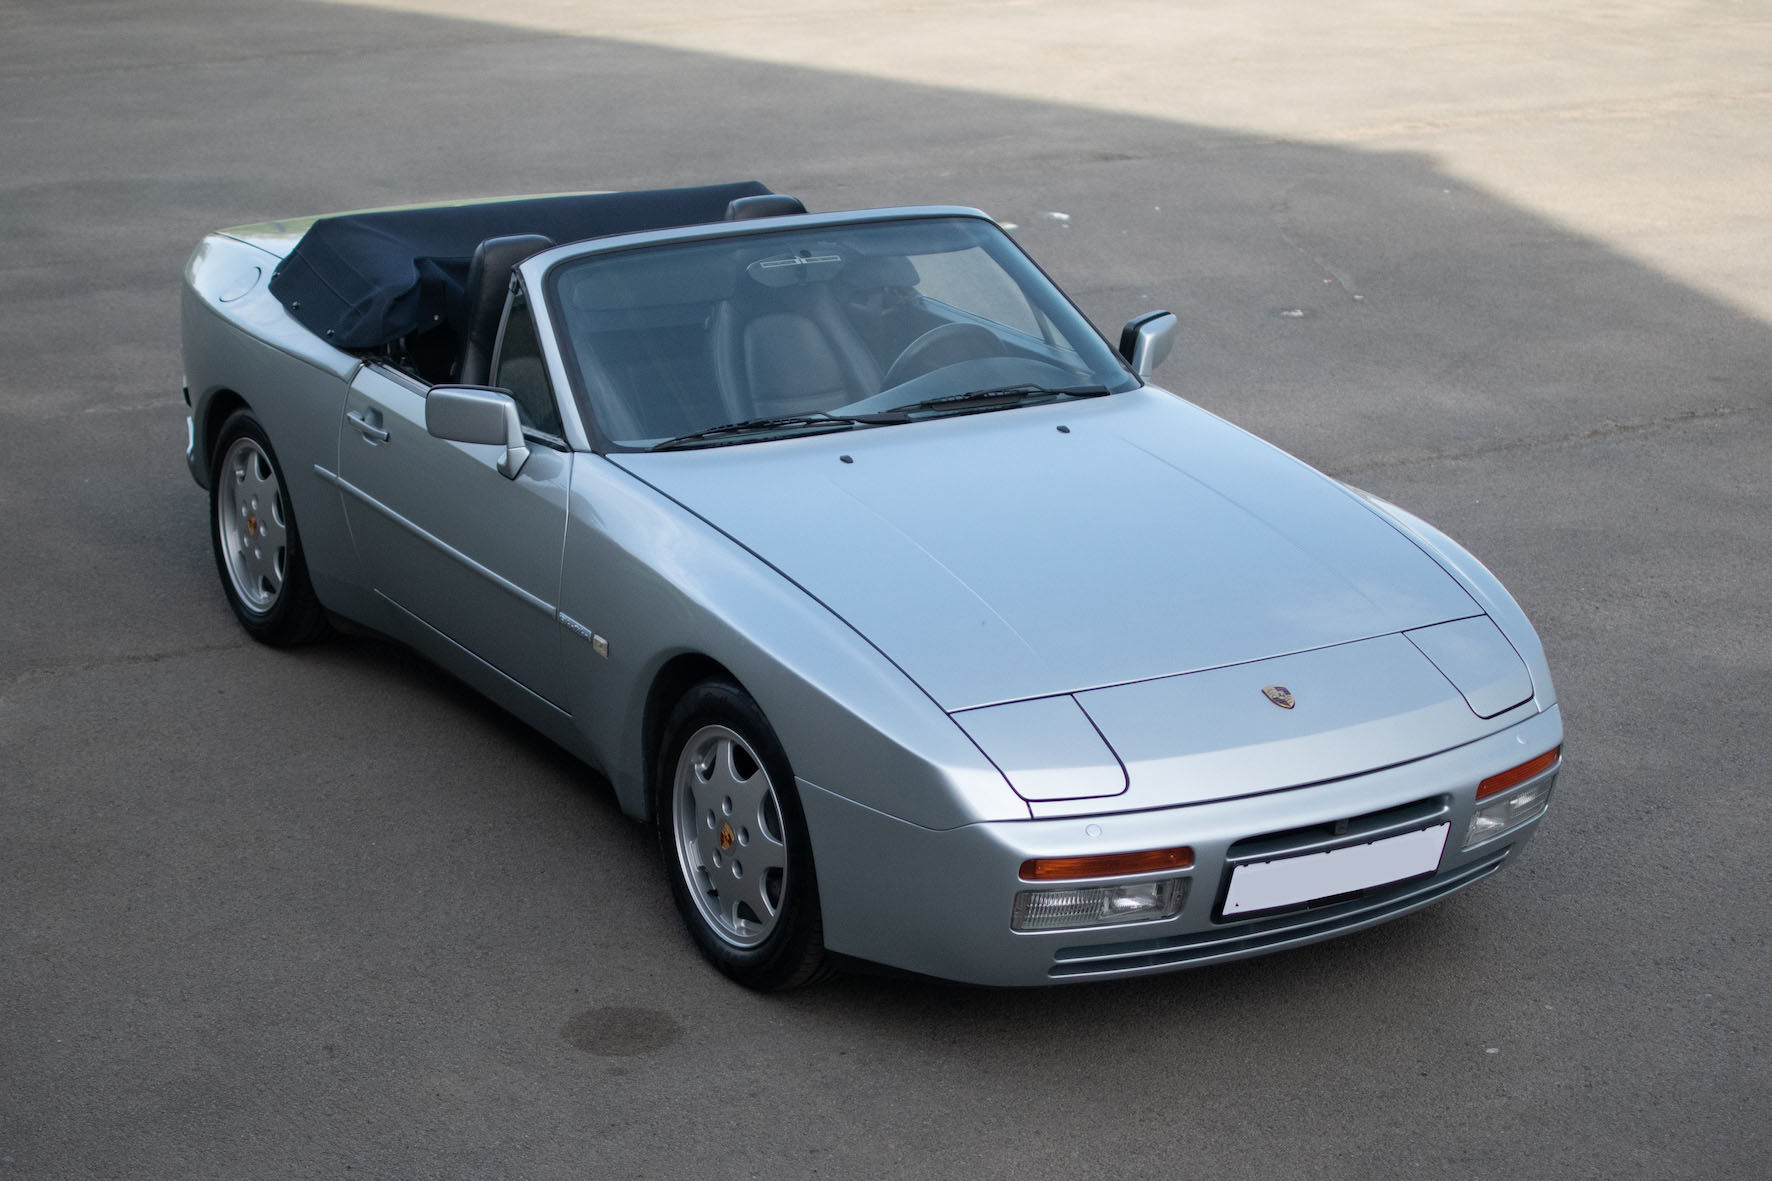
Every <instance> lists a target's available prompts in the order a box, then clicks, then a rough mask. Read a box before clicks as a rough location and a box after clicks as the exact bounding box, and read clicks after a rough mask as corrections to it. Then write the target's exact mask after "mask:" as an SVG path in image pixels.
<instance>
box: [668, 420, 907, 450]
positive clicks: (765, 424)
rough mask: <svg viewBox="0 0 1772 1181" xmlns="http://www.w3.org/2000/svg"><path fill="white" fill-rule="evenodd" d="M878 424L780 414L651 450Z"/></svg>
mask: <svg viewBox="0 0 1772 1181" xmlns="http://www.w3.org/2000/svg"><path fill="white" fill-rule="evenodd" d="M878 421H879V419H878V418H876V417H874V416H872V415H865V414H859V415H857V414H822V413H820V414H779V415H776V416H774V417H772V418H747V419H745V420H744V421H742V422H726V423H721V424H720V425H719V426H710V427H704V428H703V429H701V430H699V431H690V432H689V433H688V434H687V435H678V436H677V437H676V438H674V439H666V440H665V441H664V442H662V443H654V444H653V445H652V446H651V447H649V448H647V450H649V451H675V450H679V449H681V448H685V447H695V446H699V445H701V444H703V443H707V444H712V445H715V446H718V445H719V442H720V440H722V439H731V440H733V441H735V442H736V441H737V439H736V436H739V435H763V434H770V433H773V432H777V431H791V430H808V431H814V432H819V433H822V430H823V428H829V429H831V430H844V431H849V430H854V429H855V428H856V427H858V426H871V425H874V424H875V423H877V422H878Z"/></svg>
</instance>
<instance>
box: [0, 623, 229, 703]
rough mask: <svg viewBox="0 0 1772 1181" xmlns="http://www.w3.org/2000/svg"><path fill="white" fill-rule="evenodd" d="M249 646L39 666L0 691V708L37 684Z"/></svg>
mask: <svg viewBox="0 0 1772 1181" xmlns="http://www.w3.org/2000/svg"><path fill="white" fill-rule="evenodd" d="M247 646H248V642H247V641H246V639H245V637H241V638H240V639H239V640H236V641H234V642H232V643H227V644H193V645H191V646H189V647H185V648H172V649H168V650H165V651H161V652H135V653H129V654H126V655H121V656H112V657H109V658H107V659H104V660H79V661H69V662H67V663H64V664H47V665H39V666H38V667H36V668H27V669H25V670H24V671H23V672H21V673H19V674H18V675H17V676H15V677H13V678H12V680H11V681H10V682H8V683H7V685H6V687H5V688H4V689H0V708H5V707H8V706H10V705H12V704H13V695H14V694H15V693H17V692H18V691H19V690H21V689H23V688H25V687H27V686H29V685H32V684H35V683H37V682H40V681H51V680H56V679H58V678H60V677H65V676H77V675H79V674H81V673H89V672H100V671H103V670H104V669H108V668H133V667H135V666H138V665H145V664H161V663H164V662H166V661H168V660H179V659H182V658H184V657H187V656H202V655H205V654H208V653H211V652H234V651H237V650H239V649H242V648H245V647H247Z"/></svg>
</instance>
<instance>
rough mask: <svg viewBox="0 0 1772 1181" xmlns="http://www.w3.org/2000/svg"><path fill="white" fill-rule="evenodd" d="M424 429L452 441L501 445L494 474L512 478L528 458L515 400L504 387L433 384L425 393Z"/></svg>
mask: <svg viewBox="0 0 1772 1181" xmlns="http://www.w3.org/2000/svg"><path fill="white" fill-rule="evenodd" d="M425 430H427V431H429V432H430V433H431V435H432V436H434V437H435V438H439V439H448V440H449V441H450V442H452V443H482V444H488V445H490V446H494V447H503V448H504V449H505V453H504V457H503V458H501V459H500V460H499V461H498V474H499V475H501V476H503V477H505V479H507V480H514V479H516V478H517V473H518V472H520V471H522V470H523V465H524V464H525V463H527V462H529V447H528V445H527V444H526V443H524V441H523V422H522V420H521V419H519V418H518V417H517V403H516V402H515V401H514V400H513V399H512V398H511V395H510V394H508V393H506V392H505V391H504V390H499V389H493V388H491V387H490V386H471V385H440V386H435V387H433V388H432V389H431V391H430V393H428V394H426V395H425Z"/></svg>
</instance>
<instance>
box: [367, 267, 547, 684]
mask: <svg viewBox="0 0 1772 1181" xmlns="http://www.w3.org/2000/svg"><path fill="white" fill-rule="evenodd" d="M506 346H509V347H508V348H507V347H506ZM492 380H493V382H494V384H499V383H500V382H501V381H504V382H510V383H512V384H513V385H514V386H517V387H519V388H517V389H514V390H513V396H514V397H515V400H516V401H517V403H518V416H519V418H520V419H521V420H522V421H523V424H524V435H525V438H526V439H527V441H528V444H529V458H528V460H527V461H525V463H524V464H523V467H522V469H521V470H520V471H519V472H518V473H517V475H516V477H515V478H507V477H506V476H504V475H501V474H500V473H499V471H498V466H497V465H498V462H499V460H500V458H501V457H502V456H503V454H504V448H503V447H495V446H490V445H484V444H471V443H455V442H450V441H447V440H444V439H438V438H434V437H433V436H431V434H430V433H429V432H428V431H427V430H426V429H425V397H426V392H427V391H426V389H425V387H424V386H423V385H422V384H420V383H419V382H417V381H415V380H413V379H412V378H410V377H408V376H407V375H405V374H403V373H400V372H398V371H395V370H391V369H388V368H386V367H383V366H379V365H365V366H364V367H363V368H362V369H361V370H360V371H359V373H358V375H357V377H356V380H355V381H354V382H353V383H352V385H351V390H350V393H349V396H348V397H347V399H346V406H345V419H344V423H343V425H342V427H341V433H340V437H339V476H340V484H341V487H342V489H343V491H344V493H345V510H346V516H347V518H348V520H349V522H350V526H351V533H352V536H353V538H354V540H355V542H356V546H357V550H358V553H359V555H360V557H361V559H362V561H363V564H364V567H365V569H366V570H368V572H369V576H370V579H371V582H372V584H373V586H374V587H375V590H376V592H377V593H378V594H379V595H381V596H382V597H383V598H385V599H387V600H388V601H389V602H390V603H392V604H393V605H394V606H395V607H397V608H398V609H399V610H400V611H401V612H403V613H405V615H407V616H409V617H410V618H411V619H413V620H416V621H417V622H419V623H421V624H423V625H424V627H423V628H420V629H417V630H418V634H419V638H420V640H421V642H422V641H424V640H434V641H437V642H445V643H449V644H454V645H458V646H459V647H461V648H464V649H466V650H467V651H468V652H470V653H472V654H473V655H474V656H475V657H477V658H479V660H481V661H483V662H484V663H485V664H487V665H490V666H491V667H492V668H494V669H496V670H497V671H498V672H500V673H502V674H503V675H504V676H506V677H508V678H510V679H511V680H513V681H515V682H517V683H518V684H519V685H521V686H523V687H524V688H525V689H527V690H529V691H530V692H531V693H534V694H535V695H536V696H538V697H541V698H542V699H544V700H545V701H547V702H549V703H550V704H552V705H554V706H555V707H557V708H560V709H562V710H564V709H565V708H566V700H567V699H566V693H565V688H564V680H565V676H564V672H563V669H562V667H561V656H560V625H559V622H558V607H557V604H558V601H559V593H560V562H561V553H562V549H563V546H564V540H565V535H566V506H567V496H568V490H569V487H570V483H571V476H572V453H571V452H570V451H569V450H568V449H567V447H566V445H565V443H563V442H562V441H561V439H560V438H559V437H558V432H559V430H560V420H559V414H558V408H557V406H556V405H555V404H554V402H553V393H552V390H551V389H550V388H549V384H548V379H547V375H546V372H545V369H544V368H543V366H542V365H541V363H540V357H539V352H538V350H537V349H536V343H535V330H534V326H533V323H532V322H531V320H530V318H529V313H528V310H527V308H526V307H525V306H524V305H523V304H522V302H521V296H520V294H519V296H517V297H515V298H514V301H513V306H511V307H510V308H508V309H507V312H506V328H505V331H504V332H502V333H501V342H500V346H499V349H498V351H497V356H496V359H495V361H494V366H493V378H492Z"/></svg>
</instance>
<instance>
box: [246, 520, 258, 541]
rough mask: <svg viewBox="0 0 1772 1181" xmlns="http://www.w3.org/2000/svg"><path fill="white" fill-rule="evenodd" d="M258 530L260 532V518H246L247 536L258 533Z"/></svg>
mask: <svg viewBox="0 0 1772 1181" xmlns="http://www.w3.org/2000/svg"><path fill="white" fill-rule="evenodd" d="M257 532H258V518H257V517H247V518H246V536H248V537H251V536H253V535H254V534H256V533H257Z"/></svg>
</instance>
